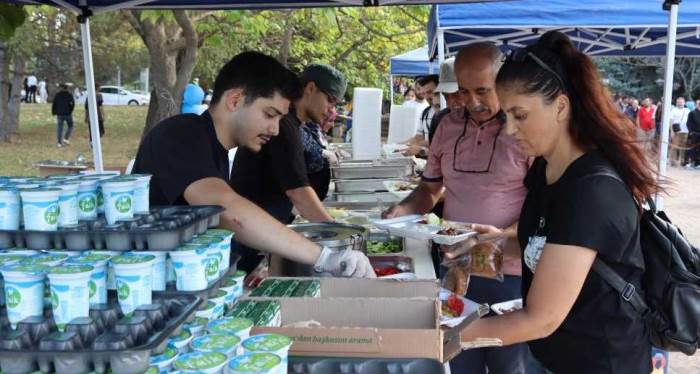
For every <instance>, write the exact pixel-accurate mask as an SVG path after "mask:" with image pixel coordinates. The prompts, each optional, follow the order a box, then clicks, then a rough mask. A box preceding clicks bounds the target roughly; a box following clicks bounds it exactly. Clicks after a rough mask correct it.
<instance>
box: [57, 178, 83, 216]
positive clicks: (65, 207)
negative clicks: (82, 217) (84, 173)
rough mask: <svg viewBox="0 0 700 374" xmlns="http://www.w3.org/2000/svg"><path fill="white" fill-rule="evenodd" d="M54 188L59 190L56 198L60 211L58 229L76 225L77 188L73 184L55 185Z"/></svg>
mask: <svg viewBox="0 0 700 374" xmlns="http://www.w3.org/2000/svg"><path fill="white" fill-rule="evenodd" d="M55 187H56V188H60V189H61V194H60V195H59V197H58V207H59V208H60V209H61V211H60V214H59V216H58V227H66V226H72V225H76V224H78V187H80V184H78V183H75V182H61V183H57V184H56V186H55Z"/></svg>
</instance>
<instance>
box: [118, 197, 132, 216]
mask: <svg viewBox="0 0 700 374" xmlns="http://www.w3.org/2000/svg"><path fill="white" fill-rule="evenodd" d="M114 208H115V209H116V210H117V212H119V213H128V212H129V210H131V197H129V196H119V198H117V200H116V201H115V202H114Z"/></svg>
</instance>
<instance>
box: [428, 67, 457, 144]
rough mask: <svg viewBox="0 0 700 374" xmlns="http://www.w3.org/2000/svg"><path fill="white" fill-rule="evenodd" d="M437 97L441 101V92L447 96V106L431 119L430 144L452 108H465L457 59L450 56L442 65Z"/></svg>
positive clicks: (436, 90) (436, 99)
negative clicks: (458, 82)
mask: <svg viewBox="0 0 700 374" xmlns="http://www.w3.org/2000/svg"><path fill="white" fill-rule="evenodd" d="M435 93H436V96H437V97H436V98H434V99H433V101H434V102H435V101H437V102H438V103H439V102H440V98H439V96H440V94H442V96H443V97H444V98H445V104H446V108H445V109H442V110H439V111H438V112H437V113H435V115H434V116H433V118H432V120H431V121H430V128H429V130H428V144H430V143H432V141H433V137H434V136H435V132H436V131H437V129H438V126H440V120H441V119H442V118H443V117H444V116H446V115H447V114H449V113H450V112H451V111H452V110H456V109H461V108H464V102H462V96H461V95H460V94H459V85H458V84H457V76H456V75H455V59H454V57H451V58H448V59H447V60H445V61H443V63H442V64H441V65H440V83H439V84H438V85H437V87H436V88H435Z"/></svg>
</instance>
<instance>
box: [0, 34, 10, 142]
mask: <svg viewBox="0 0 700 374" xmlns="http://www.w3.org/2000/svg"><path fill="white" fill-rule="evenodd" d="M9 65H10V64H9V63H8V61H7V50H6V49H5V43H4V42H2V41H0V141H4V142H7V141H9V140H10V139H9V131H8V122H9V121H8V111H9V106H8V103H7V101H8V94H9V91H10V77H9V75H10V74H9V73H10V67H9Z"/></svg>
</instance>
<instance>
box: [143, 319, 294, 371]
mask: <svg viewBox="0 0 700 374" xmlns="http://www.w3.org/2000/svg"><path fill="white" fill-rule="evenodd" d="M193 322H196V319H195V321H193ZM195 326H196V328H197V333H196V334H195V333H193V332H192V331H193V328H194V327H195ZM185 327H186V328H185V329H183V330H182V332H181V333H180V334H179V335H177V336H174V337H172V338H171V339H170V340H169V342H168V348H167V349H166V351H165V352H164V353H162V354H159V355H156V356H153V357H151V365H152V366H153V367H154V368H155V369H156V370H157V371H158V372H159V373H168V372H173V370H175V371H178V372H180V373H207V374H219V373H251V372H254V373H263V374H282V373H287V366H288V365H287V359H288V353H289V348H290V347H291V345H292V340H291V339H290V338H288V337H286V336H283V335H278V334H260V335H253V336H251V335H250V331H251V329H252V328H253V321H251V320H249V319H245V318H226V317H224V318H220V319H215V320H213V321H209V322H208V323H207V324H206V326H205V327H202V326H201V323H194V324H192V323H191V324H189V325H186V326H185Z"/></svg>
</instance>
